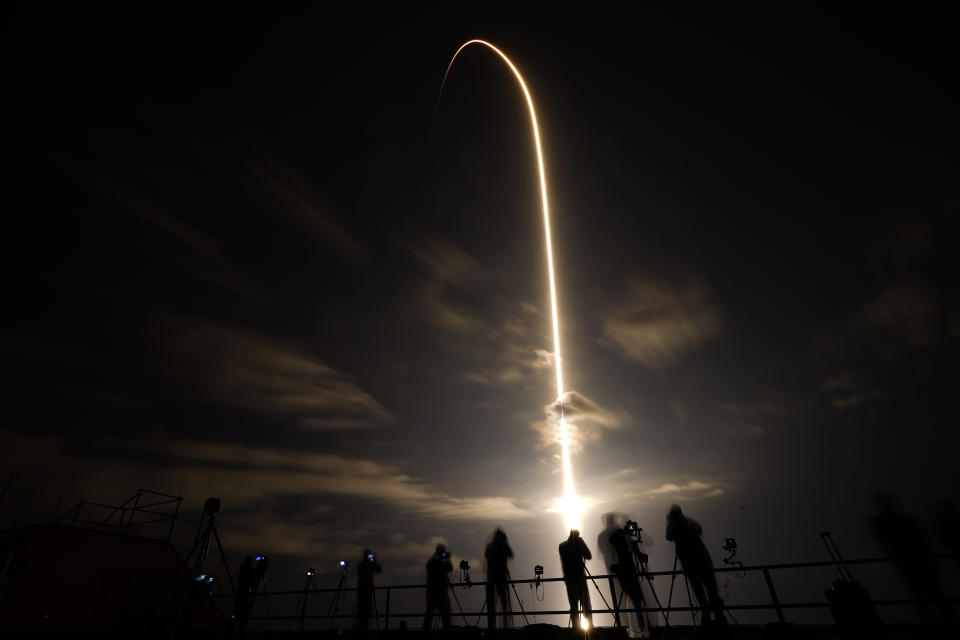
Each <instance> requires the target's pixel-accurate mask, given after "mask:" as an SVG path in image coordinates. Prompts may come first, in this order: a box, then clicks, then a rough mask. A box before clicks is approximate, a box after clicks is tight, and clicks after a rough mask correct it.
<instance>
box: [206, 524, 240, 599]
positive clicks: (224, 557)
mask: <svg viewBox="0 0 960 640" xmlns="http://www.w3.org/2000/svg"><path fill="white" fill-rule="evenodd" d="M210 530H211V531H212V532H213V539H214V540H216V541H217V548H218V549H219V550H220V562H222V563H223V570H224V571H226V572H227V580H228V581H229V582H230V590H231V591H236V590H237V588H236V587H235V586H234V584H233V578H232V577H231V576H230V566H229V565H228V564H227V554H225V553H224V552H223V545H222V544H221V543H220V534H219V533H217V528H216V527H215V526H214V524H213V522H211V523H210Z"/></svg>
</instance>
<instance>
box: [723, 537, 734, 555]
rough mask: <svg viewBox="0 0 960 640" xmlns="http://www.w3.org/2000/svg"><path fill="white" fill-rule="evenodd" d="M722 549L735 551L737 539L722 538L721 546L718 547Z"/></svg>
mask: <svg viewBox="0 0 960 640" xmlns="http://www.w3.org/2000/svg"><path fill="white" fill-rule="evenodd" d="M720 548H721V549H723V550H724V551H728V552H729V551H736V550H737V539H736V538H724V539H723V546H722V547H720Z"/></svg>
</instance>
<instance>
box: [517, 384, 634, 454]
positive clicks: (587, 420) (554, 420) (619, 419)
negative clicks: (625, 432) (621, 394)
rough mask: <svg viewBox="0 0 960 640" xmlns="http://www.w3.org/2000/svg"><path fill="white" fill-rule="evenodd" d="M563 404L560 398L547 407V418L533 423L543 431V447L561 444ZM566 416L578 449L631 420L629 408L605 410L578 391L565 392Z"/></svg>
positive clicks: (574, 444)
mask: <svg viewBox="0 0 960 640" xmlns="http://www.w3.org/2000/svg"><path fill="white" fill-rule="evenodd" d="M560 406H561V405H560V402H558V401H554V402H551V403H550V404H548V405H546V406H544V408H543V410H544V414H545V416H544V419H543V420H541V421H539V422H536V423H534V424H533V425H532V427H533V429H534V430H535V431H537V432H538V433H539V434H540V444H541V446H545V447H552V446H556V445H559V443H560V440H559V438H560V431H559V424H560ZM563 419H564V421H565V422H566V423H567V431H568V433H569V437H570V446H571V449H573V450H574V451H581V450H583V448H584V447H586V446H587V445H589V444H591V443H594V442H597V441H598V440H600V439H601V438H602V437H603V433H604V432H605V431H609V430H613V429H620V428H622V427H624V426H626V425H628V424H630V422H631V420H630V416H629V414H627V413H626V412H625V411H613V410H610V409H605V408H603V407H601V406H600V405H598V404H597V403H596V402H594V401H593V400H591V399H590V398H588V397H586V396H584V395H583V394H581V393H579V392H577V391H567V392H566V393H564V394H563Z"/></svg>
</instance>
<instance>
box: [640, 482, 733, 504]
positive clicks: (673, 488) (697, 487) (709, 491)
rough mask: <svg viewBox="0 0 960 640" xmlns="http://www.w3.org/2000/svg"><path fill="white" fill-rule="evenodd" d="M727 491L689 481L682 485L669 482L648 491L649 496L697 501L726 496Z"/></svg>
mask: <svg viewBox="0 0 960 640" xmlns="http://www.w3.org/2000/svg"><path fill="white" fill-rule="evenodd" d="M726 493H727V491H726V489H724V488H723V487H721V486H719V485H717V484H715V483H713V482H704V481H702V480H689V481H687V482H683V483H680V484H677V483H674V482H667V483H665V484H662V485H660V486H659V487H655V488H653V489H650V490H649V491H647V495H648V496H669V497H670V498H673V499H675V500H697V499H702V498H715V497H718V496H722V495H725V494H726Z"/></svg>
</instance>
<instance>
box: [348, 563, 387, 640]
mask: <svg viewBox="0 0 960 640" xmlns="http://www.w3.org/2000/svg"><path fill="white" fill-rule="evenodd" d="M381 571H383V569H382V568H381V567H380V563H379V562H377V554H375V553H374V552H373V551H371V550H370V549H364V550H363V557H362V558H360V562H358V563H357V620H356V624H355V625H354V635H355V636H356V637H357V638H365V637H366V636H367V626H368V625H369V621H370V610H371V608H372V604H373V589H374V584H373V574H375V573H380V572H381Z"/></svg>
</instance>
